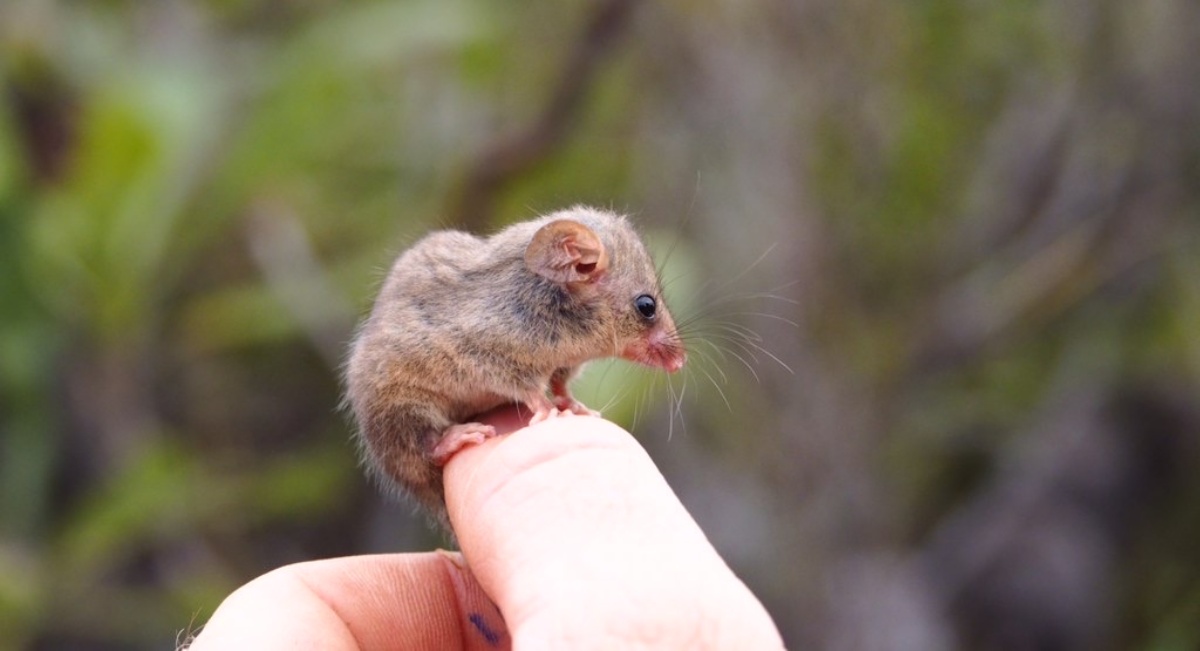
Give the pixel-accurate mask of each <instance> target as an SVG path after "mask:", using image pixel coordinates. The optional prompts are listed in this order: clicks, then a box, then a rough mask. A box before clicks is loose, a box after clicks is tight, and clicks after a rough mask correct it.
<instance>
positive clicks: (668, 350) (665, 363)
mask: <svg viewBox="0 0 1200 651" xmlns="http://www.w3.org/2000/svg"><path fill="white" fill-rule="evenodd" d="M621 358H622V359H627V360H629V361H631V362H637V363H639V364H645V365H646V366H652V367H654V368H661V369H663V370H664V371H667V372H668V373H674V372H675V371H678V370H679V369H681V368H683V366H684V364H686V363H687V352H686V351H684V349H683V344H681V343H680V342H679V340H678V339H676V338H675V337H671V336H666V335H662V334H651V335H650V336H648V337H644V338H640V339H635V340H634V341H633V342H632V343H630V344H629V345H628V346H626V347H625V350H623V351H621Z"/></svg>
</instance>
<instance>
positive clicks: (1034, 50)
mask: <svg viewBox="0 0 1200 651" xmlns="http://www.w3.org/2000/svg"><path fill="white" fill-rule="evenodd" d="M1198 44H1200V5H1198V4H1197V3H1195V2H1193V1H1192V0H1153V1H1149V2H1136V3H1131V2H1118V1H1117V0H1096V1H1094V2H1069V1H1067V0H1041V1H1038V0H1020V1H1017V2H1004V3H1001V2H994V3H964V2H955V1H953V0H917V1H914V2H905V3H894V2H884V1H882V0H850V1H846V0H839V1H833V0H799V1H795V2H740V1H737V2H735V1H732V0H724V1H722V0H712V1H703V0H702V1H700V2H679V1H674V0H666V1H664V2H657V3H650V2H636V1H635V0H589V1H586V2H585V1H581V0H568V1H560V2H511V3H498V2H484V1H482V0H411V1H403V2H396V1H382V0H375V1H371V2H358V3H339V2H333V1H331V0H208V1H206V2H201V1H195V2H185V1H183V0H164V1H161V2H134V1H131V0H127V1H121V0H76V1H72V2H68V1H65V0H64V1H53V0H5V2H3V3H2V4H0V91H2V94H0V649H141V648H145V649H150V648H170V647H171V646H172V645H173V644H174V643H175V640H176V636H177V634H178V633H179V631H180V630H183V629H188V630H190V629H194V628H195V627H196V626H198V625H199V624H200V623H202V622H203V621H204V620H205V619H206V618H207V617H208V615H209V614H210V613H211V612H212V609H213V608H214V607H215V606H216V604H217V603H219V601H220V600H221V599H222V597H223V596H224V595H226V594H227V593H228V592H229V591H230V590H232V589H233V588H234V587H236V586H237V585H239V584H241V583H243V582H245V581H246V580H248V579H249V578H251V577H253V576H255V575H257V574H260V573H262V572H264V571H267V570H269V569H271V568H274V567H277V566H279V565H282V564H285V563H289V562H293V561H300V560H306V559H312V558H317V557H323V556H329V555H341V554H353V553H362V552H368V551H398V550H416V549H430V548H432V547H433V546H434V545H437V544H439V541H438V540H437V539H436V538H433V537H432V536H431V534H429V533H428V532H427V530H426V528H425V526H424V524H423V523H422V522H421V520H420V519H419V518H414V517H412V515H411V514H410V513H409V511H408V509H407V508H406V507H404V506H398V505H393V504H387V503H384V501H383V500H381V499H380V498H379V497H378V495H377V494H376V491H375V490H374V489H373V488H372V487H371V486H370V485H368V483H367V482H366V481H365V480H364V479H363V478H362V476H361V473H360V472H359V470H358V468H357V467H356V457H355V450H354V448H353V445H352V444H351V443H350V434H349V427H348V424H347V421H346V419H345V418H344V417H343V415H342V414H340V413H339V412H338V403H339V400H340V396H339V380H338V368H339V365H340V362H341V360H342V358H343V355H344V350H345V346H346V343H347V341H348V339H349V337H350V335H351V332H352V329H353V327H354V323H355V321H356V320H357V318H358V317H359V315H361V314H362V313H363V312H364V311H365V310H366V309H367V307H368V305H369V302H370V300H371V298H372V296H373V292H374V289H375V287H376V285H377V283H378V281H379V280H380V278H381V274H382V271H383V269H384V268H385V267H386V265H387V264H388V262H389V261H390V259H391V258H392V256H394V255H395V254H396V253H397V252H398V251H399V250H401V249H402V248H403V246H404V245H405V243H407V242H411V241H412V240H413V239H414V238H415V237H417V236H419V235H420V234H422V233H424V232H426V231H427V230H429V229H431V228H435V227H441V226H447V225H455V226H461V227H467V228H472V229H476V230H479V231H487V230H490V229H494V228H497V227H499V226H501V225H503V224H505V223H508V222H511V221H514V220H520V219H525V218H529V217H531V216H533V215H535V214H537V213H539V212H544V211H548V210H551V209H555V208H558V207H562V206H564V205H567V204H571V203H576V202H591V203H597V204H600V205H605V206H612V207H614V208H616V209H618V210H623V211H628V212H630V213H632V214H633V215H634V217H635V219H636V220H637V221H638V222H639V224H640V225H641V226H642V227H643V229H644V230H646V231H647V232H650V233H652V234H654V235H655V238H654V239H655V241H656V242H658V243H660V244H662V247H661V248H663V249H664V250H665V249H667V248H673V250H674V253H673V254H672V256H671V261H670V263H669V264H668V275H669V276H670V277H671V278H672V280H673V282H672V285H671V288H670V289H671V293H672V298H673V300H674V301H675V304H676V307H675V311H676V312H677V313H678V312H687V313H695V314H698V317H699V321H698V322H697V325H695V326H693V327H694V328H695V331H696V332H697V333H698V334H700V335H702V336H704V337H705V338H706V341H707V342H708V344H709V345H708V346H706V347H703V348H702V350H701V351H699V352H698V354H694V355H693V360H694V362H695V363H694V365H693V369H692V370H691V372H690V375H688V377H687V378H686V379H685V380H678V379H673V385H672V387H671V389H673V390H674V391H675V393H676V394H679V393H680V392H682V393H683V394H684V395H683V400H682V404H681V406H680V408H679V413H678V414H676V415H674V416H672V407H671V404H670V403H669V402H667V401H664V400H663V396H664V395H665V393H666V392H665V391H664V388H663V387H662V384H663V383H662V382H661V381H660V380H658V379H655V378H653V377H650V378H647V377H645V376H644V375H638V374H633V375H624V374H623V373H625V371H624V370H623V369H619V370H614V371H613V372H611V373H610V372H605V371H604V370H603V369H597V370H596V371H594V372H592V373H591V374H590V375H589V376H587V377H585V378H584V380H583V381H584V383H585V384H586V385H587V386H586V387H584V389H585V391H587V392H590V393H589V395H591V396H593V397H592V399H591V401H592V402H593V403H595V404H605V403H606V402H608V400H609V399H610V398H612V396H614V395H618V394H619V395H622V396H625V397H626V400H624V401H622V402H620V403H618V404H614V405H613V406H612V407H611V409H610V410H609V411H608V413H609V415H610V417H612V418H614V419H616V420H618V421H619V422H622V423H624V424H625V425H627V426H631V427H633V428H634V431H635V433H637V434H638V435H639V437H640V438H641V440H642V441H643V442H644V443H645V445H646V446H647V447H648V448H649V449H650V451H651V454H652V455H653V456H654V457H655V459H656V460H657V461H658V462H659V463H660V465H661V467H662V468H663V471H664V473H666V475H667V476H668V479H669V480H670V482H671V483H672V485H673V486H674V487H675V488H676V490H677V491H678V492H679V493H680V495H681V497H682V498H683V500H684V502H685V503H686V504H687V505H688V507H689V508H690V509H691V511H692V512H693V513H694V514H695V516H696V517H697V519H698V520H699V521H700V523H701V525H702V526H703V527H704V528H705V530H706V531H707V532H708V534H709V535H710V537H711V538H712V540H713V542H714V544H716V545H717V547H718V548H719V549H720V550H721V552H722V553H723V554H724V555H725V557H726V558H727V559H728V561H729V562H730V564H731V565H732V566H733V567H734V568H735V569H736V570H737V571H738V573H739V574H740V575H741V576H742V577H744V578H745V580H746V581H747V582H748V583H749V584H750V586H751V587H752V588H753V589H754V591H755V592H756V593H757V594H758V595H759V596H760V597H761V598H762V599H763V601H764V602H765V603H766V604H767V606H768V608H769V609H770V610H771V612H772V613H773V614H774V616H775V618H776V621H777V622H778V624H779V626H780V628H781V630H782V631H783V632H784V635H785V637H786V639H787V641H788V643H789V645H790V646H791V647H793V648H820V649H847V650H852V649H881V650H882V649H913V650H925V651H928V650H939V649H1020V650H1024V649H1039V650H1056V649H1064V650H1071V649H1081V650H1082V649H1101V650H1103V649H1147V650H1154V651H1170V650H1175V649H1179V650H1183V649H1196V648H1200V547H1198V546H1197V542H1198V541H1200V482H1198V481H1197V480H1196V479H1195V478H1196V476H1197V474H1196V473H1197V471H1200V394H1198V393H1197V386H1198V381H1200V45H1198ZM677 316H678V314H677ZM748 332H752V333H754V335H748V334H747V333H748ZM752 336H757V337H759V338H760V339H758V340H754V339H750V338H749V337H752ZM758 345H761V347H762V348H765V349H766V351H769V354H768V353H767V352H764V351H763V350H760V349H759V348H757V347H756V346H758ZM772 357H777V358H778V360H779V363H777V362H776V361H775V360H774V359H772ZM743 362H745V364H743ZM655 387H657V389H656V390H655ZM726 402H728V406H726ZM635 412H636V414H635ZM635 416H636V422H635Z"/></svg>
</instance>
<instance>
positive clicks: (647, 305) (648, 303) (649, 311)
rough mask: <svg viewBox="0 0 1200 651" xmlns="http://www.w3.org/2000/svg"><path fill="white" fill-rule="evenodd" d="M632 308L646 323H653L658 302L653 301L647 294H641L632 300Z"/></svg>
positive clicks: (656, 313)
mask: <svg viewBox="0 0 1200 651" xmlns="http://www.w3.org/2000/svg"><path fill="white" fill-rule="evenodd" d="M633 306H634V307H635V308H637V311H638V314H640V315H642V318H643V319H645V320H647V321H653V320H654V317H655V316H657V315H658V301H655V300H654V297H653V296H651V295H649V294H642V295H641V296H639V297H637V298H635V299H633Z"/></svg>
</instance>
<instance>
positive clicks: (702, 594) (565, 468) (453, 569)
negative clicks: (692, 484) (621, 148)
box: [190, 410, 783, 651]
mask: <svg viewBox="0 0 1200 651" xmlns="http://www.w3.org/2000/svg"><path fill="white" fill-rule="evenodd" d="M488 422H489V423H491V424H493V425H495V426H496V428H497V431H500V432H505V433H509V435H508V436H500V437H497V438H494V439H490V440H488V441H486V442H485V443H483V444H480V445H478V446H473V447H471V448H468V449H464V450H462V451H460V452H459V453H457V454H456V455H455V456H454V457H453V458H452V459H451V460H450V462H449V463H448V464H447V465H446V468H445V485H446V504H447V507H448V509H449V513H450V520H451V522H452V523H453V525H454V529H455V532H456V534H457V535H458V539H459V543H460V545H461V546H462V550H463V556H465V558H466V559H467V560H468V561H469V563H470V569H469V570H468V569H467V567H466V566H465V565H464V564H463V563H462V561H461V557H459V556H458V555H457V554H451V553H448V552H431V553H423V554H389V555H379V556H358V557H347V558H337V559H329V560H323V561H313V562H310V563H300V564H297V565H290V566H287V567H284V568H280V569H278V570H275V571H274V572H271V573H268V574H266V575H263V576H261V577H259V578H258V579H255V580H254V581H251V582H250V583H248V584H246V585H245V586H243V587H242V588H240V589H239V590H237V591H236V592H234V593H233V594H232V595H230V596H229V597H228V598H227V599H226V600H225V601H224V603H222V604H221V606H220V608H218V609H217V611H216V613H214V614H213V617H212V619H211V620H210V621H209V623H208V624H207V626H206V627H205V629H204V631H203V633H202V634H201V635H199V636H198V637H197V638H196V639H195V641H194V642H193V643H192V645H191V646H190V649H191V651H210V650H212V649H230V648H253V649H293V648H311V649H344V650H347V651H349V650H352V649H354V650H359V649H361V650H368V649H397V648H413V649H459V648H463V649H503V648H510V647H511V646H516V647H517V648H521V649H534V648H537V649H543V648H572V649H574V648H596V649H608V648H688V649H719V648H731V649H732V648H736V649H770V648H776V649H778V648H782V647H783V644H782V642H781V640H780V638H779V634H778V632H777V631H776V629H775V625H774V624H773V623H772V621H771V619H770V617H769V616H768V615H767V613H766V611H765V610H764V609H763V607H762V605H761V604H760V603H759V602H758V600H757V599H755V597H754V596H753V595H752V594H751V593H750V591H749V590H748V589H747V588H746V587H745V585H744V584H743V583H742V582H741V581H740V580H739V579H738V578H737V577H736V576H734V574H733V572H732V571H730V570H729V568H728V566H726V565H725V563H724V561H723V560H721V558H720V556H718V555H717V553H716V551H715V550H714V549H713V548H712V546H711V545H710V544H709V542H708V540H707V539H706V538H705V536H704V534H703V532H701V531H700V529H699V527H698V526H697V525H696V523H695V522H694V521H693V520H692V518H691V516H689V515H688V513H687V511H686V510H685V509H684V508H683V505H682V504H680V503H679V500H678V499H677V498H676V497H675V495H674V493H672V492H671V490H670V488H669V487H668V486H667V484H666V482H665V481H664V479H663V477H662V475H661V474H660V473H659V472H658V469H657V468H655V466H654V464H653V462H652V461H651V460H650V458H649V456H647V455H646V453H645V451H644V450H643V449H642V448H641V446H640V445H638V444H637V442H636V441H634V440H633V438H632V437H631V436H630V435H629V434H628V433H627V432H625V431H624V430H622V429H620V428H619V427H617V426H616V425H613V424H612V423H609V422H607V421H604V420H601V419H599V418H591V417H585V416H575V417H561V418H555V419H552V420H549V421H544V422H542V423H538V424H537V425H533V426H530V427H523V428H522V427H521V425H522V424H523V423H522V422H521V421H520V419H519V416H518V415H517V412H516V410H507V411H503V412H499V413H497V414H495V415H493V416H492V417H491V418H489V419H488ZM489 595H490V600H489ZM493 602H494V603H495V605H494V606H493V605H492V603H493ZM497 608H498V612H497ZM500 613H503V617H502V618H501V616H500Z"/></svg>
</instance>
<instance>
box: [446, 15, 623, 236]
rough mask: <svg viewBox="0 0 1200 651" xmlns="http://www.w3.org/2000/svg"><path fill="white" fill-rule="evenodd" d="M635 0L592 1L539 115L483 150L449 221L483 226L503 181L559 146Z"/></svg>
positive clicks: (463, 185) (480, 227)
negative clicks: (584, 21)
mask: <svg viewBox="0 0 1200 651" xmlns="http://www.w3.org/2000/svg"><path fill="white" fill-rule="evenodd" d="M634 4H635V0H603V1H602V2H600V3H599V4H597V5H596V7H595V9H594V10H593V13H592V15H591V18H590V19H589V20H588V22H587V26H586V28H585V29H584V31H583V33H582V34H581V35H580V36H579V38H578V39H576V44H575V49H574V50H573V51H572V52H571V53H570V55H569V57H568V59H567V64H566V67H565V68H564V69H563V71H562V76H561V77H560V78H559V81H558V83H557V85H556V86H555V88H554V91H553V93H552V94H551V96H550V99H549V101H548V102H547V104H546V106H545V108H544V109H542V112H541V115H539V116H538V118H537V119H536V120H534V121H533V123H531V124H530V125H528V126H527V127H526V128H524V129H522V130H519V131H517V132H516V133H514V134H511V135H509V136H507V137H502V138H500V139H499V140H497V141H495V142H493V143H492V144H491V145H490V146H489V147H487V148H486V149H484V150H483V152H482V153H481V154H480V155H479V157H478V158H477V159H476V160H475V162H474V163H473V164H472V165H471V166H470V169H469V170H468V171H467V173H466V177H465V179H464V181H463V184H462V186H461V187H460V188H459V190H458V192H457V195H456V198H455V199H453V200H452V201H454V202H455V204H454V207H453V208H452V209H451V210H450V211H449V214H448V217H449V219H450V223H452V224H453V225H455V226H458V227H462V228H465V229H467V230H481V229H482V227H484V226H486V225H487V223H488V222H489V221H490V219H491V213H492V210H493V207H494V205H495V202H496V195H497V194H498V193H499V192H500V190H501V189H502V188H503V186H504V185H505V184H506V183H508V182H510V181H511V180H512V179H513V178H515V177H516V176H518V175H519V174H521V173H522V172H524V171H526V170H528V169H530V168H531V167H533V166H534V165H536V164H537V163H539V162H541V161H543V160H545V159H546V158H547V157H549V156H550V155H551V154H553V153H554V151H555V150H557V149H558V147H559V146H560V145H561V144H562V140H563V135H564V134H565V132H566V129H567V127H569V126H570V124H571V122H572V120H573V119H574V118H575V116H576V115H577V114H578V112H579V107H580V106H581V105H582V103H583V98H584V96H585V95H586V94H587V91H588V89H589V88H591V86H592V83H593V81H594V80H595V77H596V72H597V70H598V69H599V67H600V63H601V62H602V61H603V60H604V58H605V57H606V56H607V55H608V54H609V53H611V51H612V47H613V45H614V44H615V43H616V41H617V38H618V37H619V36H620V35H621V34H622V33H624V31H625V28H626V27H627V26H628V24H629V17H630V15H631V14H632V9H633V6H634Z"/></svg>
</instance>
